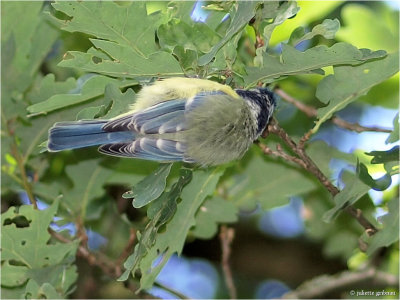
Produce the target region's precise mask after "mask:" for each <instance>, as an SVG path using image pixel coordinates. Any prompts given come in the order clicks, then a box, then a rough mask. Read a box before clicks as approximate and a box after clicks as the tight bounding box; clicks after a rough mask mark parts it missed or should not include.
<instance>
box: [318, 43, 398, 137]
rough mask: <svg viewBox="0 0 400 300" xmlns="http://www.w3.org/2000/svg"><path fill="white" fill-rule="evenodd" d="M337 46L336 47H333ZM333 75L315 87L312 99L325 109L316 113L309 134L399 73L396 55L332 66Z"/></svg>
mask: <svg viewBox="0 0 400 300" xmlns="http://www.w3.org/2000/svg"><path fill="white" fill-rule="evenodd" d="M336 45H337V44H336ZM333 70H334V74H333V75H329V76H327V77H325V78H324V79H323V80H321V82H320V83H319V84H318V87H317V92H316V96H317V97H318V99H320V100H321V101H322V102H323V103H326V104H328V105H327V106H325V107H323V108H320V109H319V110H318V115H317V116H318V121H317V122H316V124H315V126H314V128H313V129H312V132H313V133H315V132H317V131H318V129H319V127H320V126H321V125H322V123H324V122H325V121H326V120H328V119H330V118H331V117H332V115H333V114H334V113H335V112H337V111H339V110H341V109H343V108H344V107H346V106H347V105H348V104H349V103H351V102H352V101H354V100H356V99H357V98H358V97H360V96H362V95H365V94H366V93H368V91H369V90H370V88H371V87H373V86H375V85H377V84H379V83H381V82H383V81H385V80H386V79H388V78H390V77H391V76H393V75H394V74H395V73H397V72H398V71H399V54H398V53H395V54H389V55H388V56H387V57H385V58H384V59H381V60H374V61H371V62H367V63H364V64H362V65H359V66H354V67H351V66H336V67H334V68H333Z"/></svg>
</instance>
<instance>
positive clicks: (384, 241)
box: [367, 197, 399, 255]
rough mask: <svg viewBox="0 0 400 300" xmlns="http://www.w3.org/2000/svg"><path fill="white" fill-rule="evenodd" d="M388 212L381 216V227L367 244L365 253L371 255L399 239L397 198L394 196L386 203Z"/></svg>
mask: <svg viewBox="0 0 400 300" xmlns="http://www.w3.org/2000/svg"><path fill="white" fill-rule="evenodd" d="M387 205H388V209H389V212H388V213H387V214H386V215H384V216H383V217H382V223H383V226H384V227H383V228H382V229H381V230H379V231H378V232H377V233H376V234H374V236H373V237H372V240H371V242H370V244H369V247H368V250H367V254H368V255H371V254H372V253H374V252H375V251H376V250H377V249H378V248H380V247H388V246H390V245H392V244H393V243H396V242H397V241H398V240H399V199H398V197H394V198H393V199H392V200H391V201H390V202H389V203H388V204H387Z"/></svg>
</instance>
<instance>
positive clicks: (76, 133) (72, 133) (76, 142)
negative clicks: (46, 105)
mask: <svg viewBox="0 0 400 300" xmlns="http://www.w3.org/2000/svg"><path fill="white" fill-rule="evenodd" d="M107 122H108V121H106V120H98V121H77V122H60V123H56V124H54V126H53V127H52V128H50V130H49V142H48V145H47V148H48V150H49V151H61V150H67V149H77V148H84V147H90V146H96V145H103V144H110V143H121V142H131V141H133V140H134V139H135V134H134V133H133V132H132V131H116V132H106V131H104V130H103V126H104V125H105V124H106V123H107Z"/></svg>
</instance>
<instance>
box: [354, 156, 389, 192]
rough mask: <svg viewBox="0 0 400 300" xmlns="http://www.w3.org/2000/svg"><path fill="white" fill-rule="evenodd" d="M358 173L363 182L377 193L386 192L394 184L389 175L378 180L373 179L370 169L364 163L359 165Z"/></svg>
mask: <svg viewBox="0 0 400 300" xmlns="http://www.w3.org/2000/svg"><path fill="white" fill-rule="evenodd" d="M357 173H358V176H359V178H360V179H361V180H362V182H364V183H365V184H367V185H369V186H370V187H371V188H373V189H374V190H376V191H383V190H386V189H387V188H388V187H389V186H390V185H391V184H392V177H391V176H390V174H389V173H386V174H385V175H383V176H382V177H380V178H378V179H373V178H372V177H371V175H369V173H368V168H367V167H366V166H365V165H364V164H363V163H359V164H358V165H357Z"/></svg>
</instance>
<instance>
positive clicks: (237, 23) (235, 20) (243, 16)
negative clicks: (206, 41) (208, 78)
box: [198, 1, 259, 66]
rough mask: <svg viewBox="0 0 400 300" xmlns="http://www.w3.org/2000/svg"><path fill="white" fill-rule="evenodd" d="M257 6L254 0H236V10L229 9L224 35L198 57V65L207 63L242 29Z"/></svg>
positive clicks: (252, 15)
mask: <svg viewBox="0 0 400 300" xmlns="http://www.w3.org/2000/svg"><path fill="white" fill-rule="evenodd" d="M257 6H259V3H258V2H256V1H239V2H238V4H237V9H236V11H234V12H232V11H231V16H232V22H231V24H230V25H229V28H228V30H227V31H226V34H225V36H224V37H223V38H222V39H221V40H220V41H219V42H218V43H217V44H216V45H214V46H213V47H212V48H211V50H210V51H209V52H208V53H206V54H204V55H203V56H200V57H199V61H198V64H199V66H204V65H206V64H208V63H209V62H210V61H211V60H212V59H213V57H215V55H216V54H217V52H218V51H219V50H220V49H221V48H222V47H223V46H224V45H225V44H226V43H227V42H228V41H230V40H231V39H232V38H233V37H234V36H235V35H236V34H238V33H240V32H241V31H242V29H243V28H244V27H245V26H246V24H247V23H248V22H249V21H250V20H251V18H253V17H254V14H255V10H256V8H257Z"/></svg>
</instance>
